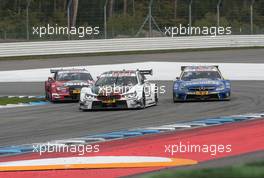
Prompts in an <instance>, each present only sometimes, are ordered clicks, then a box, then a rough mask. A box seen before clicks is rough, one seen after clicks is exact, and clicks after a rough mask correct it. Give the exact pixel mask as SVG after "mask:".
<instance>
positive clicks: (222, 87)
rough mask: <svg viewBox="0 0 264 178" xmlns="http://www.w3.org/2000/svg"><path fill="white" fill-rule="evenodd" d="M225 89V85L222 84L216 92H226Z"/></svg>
mask: <svg viewBox="0 0 264 178" xmlns="http://www.w3.org/2000/svg"><path fill="white" fill-rule="evenodd" d="M224 89H225V85H224V84H221V85H220V86H218V87H217V88H216V91H220V90H224Z"/></svg>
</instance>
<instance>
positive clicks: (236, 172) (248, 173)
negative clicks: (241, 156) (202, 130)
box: [141, 161, 264, 178]
mask: <svg viewBox="0 0 264 178" xmlns="http://www.w3.org/2000/svg"><path fill="white" fill-rule="evenodd" d="M141 177H142V178H263V177H264V161H261V162H255V163H249V164H245V165H237V166H230V167H224V168H208V169H200V170H163V171H161V172H159V173H153V174H147V175H143V176H141Z"/></svg>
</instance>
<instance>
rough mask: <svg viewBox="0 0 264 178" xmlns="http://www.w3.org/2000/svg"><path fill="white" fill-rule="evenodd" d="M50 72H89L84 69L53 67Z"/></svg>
mask: <svg viewBox="0 0 264 178" xmlns="http://www.w3.org/2000/svg"><path fill="white" fill-rule="evenodd" d="M51 73H90V72H89V71H88V70H86V69H54V70H53V71H51Z"/></svg>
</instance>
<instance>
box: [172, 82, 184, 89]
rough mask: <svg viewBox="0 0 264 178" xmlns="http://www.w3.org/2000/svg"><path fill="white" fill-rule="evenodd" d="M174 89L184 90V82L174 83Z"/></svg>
mask: <svg viewBox="0 0 264 178" xmlns="http://www.w3.org/2000/svg"><path fill="white" fill-rule="evenodd" d="M174 89H175V90H186V87H185V85H184V84H179V83H175V85H174Z"/></svg>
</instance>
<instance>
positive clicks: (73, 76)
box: [55, 73, 93, 81]
mask: <svg viewBox="0 0 264 178" xmlns="http://www.w3.org/2000/svg"><path fill="white" fill-rule="evenodd" d="M55 80H57V81H70V80H86V81H88V80H93V79H92V76H91V75H90V74H89V73H57V75H56V77H55Z"/></svg>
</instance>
